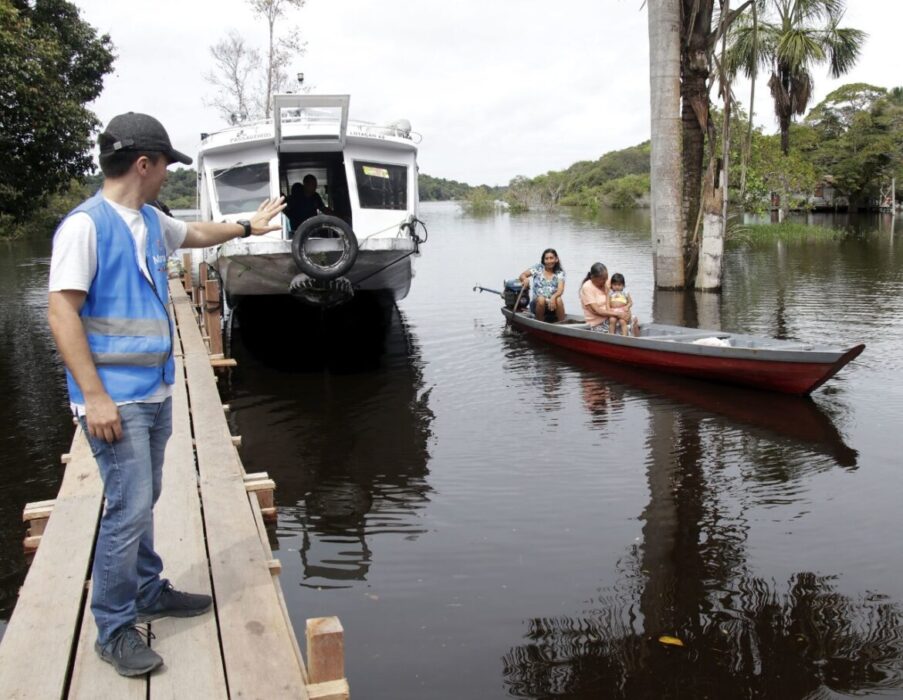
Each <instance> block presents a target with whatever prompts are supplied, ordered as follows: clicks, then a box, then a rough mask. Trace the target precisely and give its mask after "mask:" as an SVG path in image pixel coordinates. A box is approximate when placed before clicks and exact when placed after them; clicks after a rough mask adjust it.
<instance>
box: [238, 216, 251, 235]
mask: <svg viewBox="0 0 903 700" xmlns="http://www.w3.org/2000/svg"><path fill="white" fill-rule="evenodd" d="M235 223H236V224H238V225H239V226H241V227H242V228H243V229H244V230H245V232H244V233H243V234H241V237H242V238H247V237H248V236H250V235H251V222H250V221H248V220H247V219H239V220H238V221H236V222H235Z"/></svg>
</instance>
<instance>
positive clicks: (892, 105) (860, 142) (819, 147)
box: [801, 83, 903, 208]
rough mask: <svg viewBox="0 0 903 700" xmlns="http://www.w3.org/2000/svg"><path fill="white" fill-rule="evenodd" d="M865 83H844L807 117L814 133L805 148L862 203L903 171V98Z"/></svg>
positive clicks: (854, 202)
mask: <svg viewBox="0 0 903 700" xmlns="http://www.w3.org/2000/svg"><path fill="white" fill-rule="evenodd" d="M901 92H903V91H900V90H895V91H891V92H890V93H888V91H887V90H885V89H884V88H881V87H875V86H874V85H867V84H865V83H855V84H852V85H844V86H843V87H841V88H839V89H837V90H835V91H834V92H832V93H831V94H830V95H828V96H827V97H826V98H825V99H824V101H822V102H821V103H820V104H818V105H817V106H816V107H815V108H813V109H812V111H811V112H810V113H809V114H808V115H807V116H806V119H805V124H806V125H807V126H808V127H809V128H810V129H811V131H812V133H813V134H814V137H813V138H811V140H810V141H809V143H808V144H806V145H801V150H802V151H803V153H804V154H805V156H806V157H807V158H808V159H809V160H810V161H811V162H812V163H813V165H814V166H815V167H816V168H817V169H818V170H819V171H820V172H822V173H827V174H830V175H831V176H832V178H833V179H834V182H835V184H836V185H837V187H838V188H839V189H840V190H841V191H842V192H844V193H846V194H847V195H848V196H849V197H850V200H851V201H850V203H851V206H853V207H854V208H855V207H858V206H861V205H863V204H865V203H867V201H868V200H870V199H874V198H876V197H877V196H878V193H879V190H880V188H881V184H882V182H883V181H885V180H889V179H890V178H891V177H893V176H896V177H898V178H901V176H903V99H901V97H903V96H901V94H900V93H901Z"/></svg>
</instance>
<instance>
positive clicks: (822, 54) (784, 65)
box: [728, 0, 867, 155]
mask: <svg viewBox="0 0 903 700" xmlns="http://www.w3.org/2000/svg"><path fill="white" fill-rule="evenodd" d="M757 5H758V7H757V9H758V11H759V12H760V13H761V19H760V20H759V21H758V22H757V21H755V20H754V19H751V18H750V17H747V16H744V17H743V18H741V19H739V20H738V21H737V22H736V23H734V25H733V26H732V28H731V52H730V58H729V60H728V70H729V72H731V73H733V74H736V73H737V72H738V71H740V70H742V71H743V73H744V74H745V75H746V76H747V77H749V78H750V79H754V78H755V75H756V68H757V67H762V68H763V69H765V70H770V71H771V77H770V78H769V80H768V87H769V88H770V90H771V95H772V97H773V98H774V112H775V116H776V117H777V119H778V124H779V125H780V128H781V150H782V151H783V152H784V154H785V155H786V154H787V152H788V150H789V148H790V122H791V120H792V119H793V117H794V115H801V114H803V113H804V112H805V111H806V107H807V106H808V104H809V100H810V98H811V97H812V86H813V80H812V72H811V71H812V68H813V67H814V66H816V65H818V64H822V63H827V64H828V67H829V72H830V74H831V76H832V77H834V78H838V77H840V76H841V75H843V74H844V73H846V72H848V71H849V70H850V69H851V68H852V67H853V65H855V63H856V60H857V59H858V58H859V53H860V49H861V48H862V45H863V43H864V42H865V39H866V36H867V35H866V33H865V32H863V31H861V30H859V29H852V28H849V27H841V26H840V22H841V20H842V19H843V13H844V10H845V9H846V3H845V0H758V3H757ZM769 7H770V8H771V10H772V11H771V12H770V13H769V12H768V10H769Z"/></svg>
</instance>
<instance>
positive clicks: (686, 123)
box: [680, 0, 715, 282]
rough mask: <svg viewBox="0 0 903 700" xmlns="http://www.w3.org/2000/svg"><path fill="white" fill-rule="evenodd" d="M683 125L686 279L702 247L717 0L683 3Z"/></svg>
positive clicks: (681, 91)
mask: <svg viewBox="0 0 903 700" xmlns="http://www.w3.org/2000/svg"><path fill="white" fill-rule="evenodd" d="M681 3H682V8H683V11H682V20H681V21H682V25H683V28H682V30H681V39H682V41H681V57H680V59H681V60H680V63H681V66H680V67H681V86H680V94H681V122H682V128H683V146H682V149H683V152H682V155H681V157H682V159H683V176H684V184H683V202H682V204H683V217H684V224H685V226H687V227H688V230H687V233H686V240H687V250H686V252H685V264H686V268H687V269H686V278H687V280H688V282H689V280H691V279H692V278H693V277H694V275H695V273H696V266H697V262H698V254H699V246H698V241H697V239H696V228H697V222H698V221H699V215H700V211H699V206H700V197H701V192H702V179H703V163H704V158H705V142H706V137H708V138H709V139H710V140H711V139H712V137H713V136H714V133H709V131H710V130H711V125H710V122H709V89H708V87H709V86H708V79H709V66H710V59H709V51H710V46H709V42H710V41H711V36H712V14H713V12H714V7H715V0H681Z"/></svg>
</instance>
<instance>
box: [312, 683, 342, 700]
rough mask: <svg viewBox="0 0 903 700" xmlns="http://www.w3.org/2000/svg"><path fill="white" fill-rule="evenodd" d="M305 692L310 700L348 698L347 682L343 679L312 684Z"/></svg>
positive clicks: (339, 699) (340, 699)
mask: <svg viewBox="0 0 903 700" xmlns="http://www.w3.org/2000/svg"><path fill="white" fill-rule="evenodd" d="M307 692H308V697H309V698H310V700H348V698H349V697H350V690H349V688H348V681H346V680H345V679H344V678H343V679H342V680H340V681H327V682H325V683H314V684H313V685H309V686H307Z"/></svg>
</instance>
